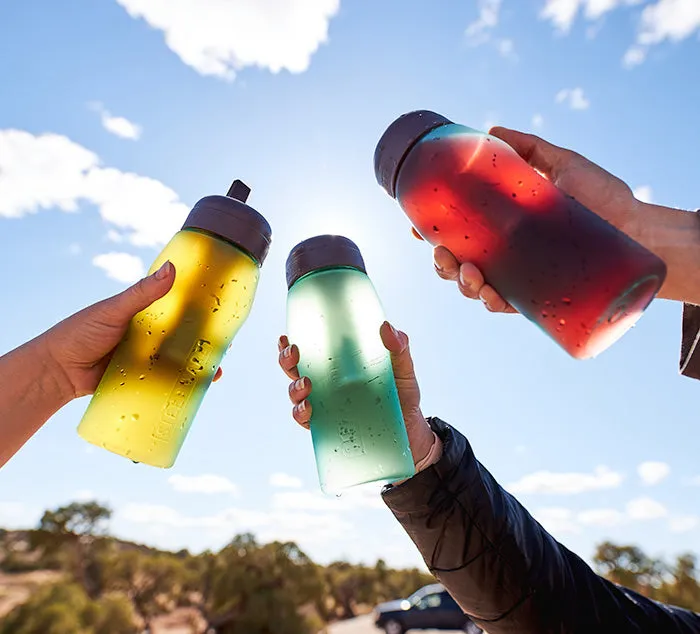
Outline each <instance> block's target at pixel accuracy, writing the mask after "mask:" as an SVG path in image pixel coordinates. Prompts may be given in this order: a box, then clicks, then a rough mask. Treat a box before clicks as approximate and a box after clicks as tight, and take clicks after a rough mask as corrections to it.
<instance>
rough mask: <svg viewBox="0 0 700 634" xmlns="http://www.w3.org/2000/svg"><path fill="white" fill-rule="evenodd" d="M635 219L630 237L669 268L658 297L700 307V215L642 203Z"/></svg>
mask: <svg viewBox="0 0 700 634" xmlns="http://www.w3.org/2000/svg"><path fill="white" fill-rule="evenodd" d="M635 220H636V222H635V224H636V226H635V227H634V229H632V230H631V231H630V234H631V235H632V236H633V237H635V238H636V239H637V240H638V241H639V242H640V243H641V244H643V245H644V246H646V247H647V248H648V249H650V250H651V251H653V252H654V253H656V254H657V255H658V256H659V257H660V258H661V259H663V260H664V261H665V262H666V265H667V267H668V276H667V278H666V283H665V284H664V286H663V288H662V289H661V292H660V293H659V297H661V298H663V299H673V300H676V301H681V302H686V303H688V304H700V216H699V215H698V214H696V213H695V212H691V211H681V210H680V209H672V208H670V207H662V206H660V205H652V204H649V203H642V204H641V206H640V209H639V213H638V214H636V218H635Z"/></svg>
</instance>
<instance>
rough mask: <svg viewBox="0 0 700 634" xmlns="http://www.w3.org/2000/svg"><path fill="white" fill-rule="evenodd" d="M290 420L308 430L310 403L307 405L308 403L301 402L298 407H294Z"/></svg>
mask: <svg viewBox="0 0 700 634" xmlns="http://www.w3.org/2000/svg"><path fill="white" fill-rule="evenodd" d="M292 418H294V420H295V421H296V422H297V423H299V424H300V425H301V426H302V427H304V428H305V429H309V421H310V420H311V403H309V401H302V402H301V403H299V404H298V405H295V406H294V408H293V409H292Z"/></svg>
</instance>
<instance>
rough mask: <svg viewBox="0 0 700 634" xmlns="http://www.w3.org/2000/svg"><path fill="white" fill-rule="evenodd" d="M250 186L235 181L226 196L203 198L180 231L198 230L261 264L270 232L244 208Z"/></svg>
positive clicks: (257, 218)
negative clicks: (225, 242)
mask: <svg viewBox="0 0 700 634" xmlns="http://www.w3.org/2000/svg"><path fill="white" fill-rule="evenodd" d="M249 194H250V187H248V186H247V185H246V184H245V183H244V182H242V181H239V180H235V181H233V183H232V184H231V187H229V190H228V192H227V193H226V196H205V197H204V198H202V199H201V200H200V201H198V202H197V204H196V205H195V206H194V207H193V208H192V211H190V213H189V215H188V216H187V220H185V223H184V224H183V225H182V228H183V229H187V228H192V229H202V230H204V231H208V232H210V233H213V234H215V235H217V236H220V237H222V238H223V239H224V240H227V241H228V242H231V243H233V244H235V245H236V246H238V247H240V248H241V249H243V250H244V251H246V252H247V253H249V254H250V255H252V256H253V257H254V258H255V260H257V261H258V262H259V263H260V265H262V263H263V262H264V261H265V257H266V256H267V252H268V250H269V249H270V241H271V240H272V229H271V228H270V225H269V223H268V222H267V220H265V218H264V217H263V216H262V215H260V214H259V213H258V212H257V211H255V209H253V208H252V207H250V206H248V205H246V200H248V195H249Z"/></svg>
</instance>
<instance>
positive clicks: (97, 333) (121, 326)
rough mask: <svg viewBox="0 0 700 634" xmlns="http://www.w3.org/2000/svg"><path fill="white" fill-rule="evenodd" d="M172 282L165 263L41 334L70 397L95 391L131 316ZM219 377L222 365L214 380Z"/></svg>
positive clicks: (172, 270) (172, 273) (170, 268)
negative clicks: (111, 295)
mask: <svg viewBox="0 0 700 634" xmlns="http://www.w3.org/2000/svg"><path fill="white" fill-rule="evenodd" d="M174 282H175V267H174V266H173V264H172V263H171V262H165V263H164V264H163V265H162V266H161V267H160V269H158V270H157V271H156V272H155V273H153V274H152V275H149V276H148V277H145V278H143V279H142V280H140V281H139V282H137V283H136V284H134V285H133V286H130V287H129V288H127V289H126V290H125V291H122V292H121V293H119V294H117V295H114V296H113V297H110V298H108V299H105V300H103V301H101V302H98V303H96V304H93V305H92V306H88V307H87V308H85V309H83V310H81V311H80V312H77V313H75V314H74V315H71V316H70V317H68V318H67V319H64V320H63V321H62V322H60V323H58V324H56V325H55V326H54V327H53V328H51V329H50V330H47V331H46V332H45V333H44V334H43V335H41V336H40V339H41V340H43V343H44V347H45V349H46V351H47V353H48V356H49V358H50V359H51V360H52V361H53V364H54V366H55V367H56V369H57V371H58V372H60V373H62V374H63V376H64V377H65V379H66V383H67V385H69V386H70V387H69V390H70V391H69V393H68V395H67V396H69V397H70V399H72V398H77V397H80V396H85V395H86V394H92V393H93V392H94V391H95V389H96V388H97V385H98V384H99V382H100V379H101V378H102V375H103V374H104V371H105V370H106V369H107V364H108V363H109V361H110V359H111V356H112V352H113V351H114V348H115V347H116V346H117V344H118V343H119V342H120V341H121V339H122V337H123V336H124V334H125V333H126V329H127V327H128V325H129V322H130V321H131V319H132V318H133V317H134V315H136V314H137V313H139V312H141V311H142V310H145V309H146V308H148V307H149V306H150V305H151V304H152V303H153V302H155V301H156V300H158V299H160V298H161V297H163V296H164V295H165V294H166V293H167V292H168V291H169V290H170V289H171V288H172V286H173V283H174ZM220 377H221V368H219V369H218V370H217V372H216V375H215V377H214V380H215V381H217V380H218V379H219V378H220ZM70 399H69V400H70Z"/></svg>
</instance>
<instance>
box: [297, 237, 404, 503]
mask: <svg viewBox="0 0 700 634" xmlns="http://www.w3.org/2000/svg"><path fill="white" fill-rule="evenodd" d="M287 281H288V286H289V296H288V301H287V324H288V329H289V333H290V336H291V337H292V339H293V340H294V341H295V343H296V344H297V345H298V346H299V348H298V349H300V350H301V353H300V359H299V361H298V363H299V367H300V369H301V371H302V372H303V374H304V379H303V380H301V383H300V387H303V386H304V384H305V381H308V382H309V384H313V385H314V395H313V397H312V398H311V405H310V407H313V410H314V414H313V419H312V421H311V432H312V437H313V443H314V451H315V455H316V463H317V467H318V474H319V480H320V483H321V488H322V489H323V490H324V491H325V492H327V493H338V492H340V491H343V490H344V489H347V488H350V487H352V486H356V485H359V484H363V483H367V482H392V481H396V480H400V479H403V478H407V477H410V476H411V475H413V473H414V464H413V459H412V456H411V451H410V447H409V444H408V438H407V435H406V427H405V424H404V416H403V412H402V407H401V403H400V401H399V397H398V393H397V385H396V383H395V380H394V375H393V372H392V365H391V359H390V357H389V354H388V351H387V349H386V348H385V346H384V345H382V339H381V338H380V335H379V330H380V326H381V325H382V323H383V322H384V314H383V310H382V307H381V304H380V302H379V299H378V297H377V294H376V292H375V290H374V287H373V285H372V283H371V281H370V280H369V278H368V277H367V275H366V272H365V267H364V261H363V259H362V256H361V255H360V252H359V249H358V248H357V246H356V245H355V244H354V243H352V242H351V241H350V240H348V239H347V238H344V237H342V236H317V237H315V238H311V239H309V240H306V241H305V242H302V243H301V244H299V245H297V246H296V247H295V248H294V249H293V250H292V252H291V253H290V255H289V259H288V260H287Z"/></svg>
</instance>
